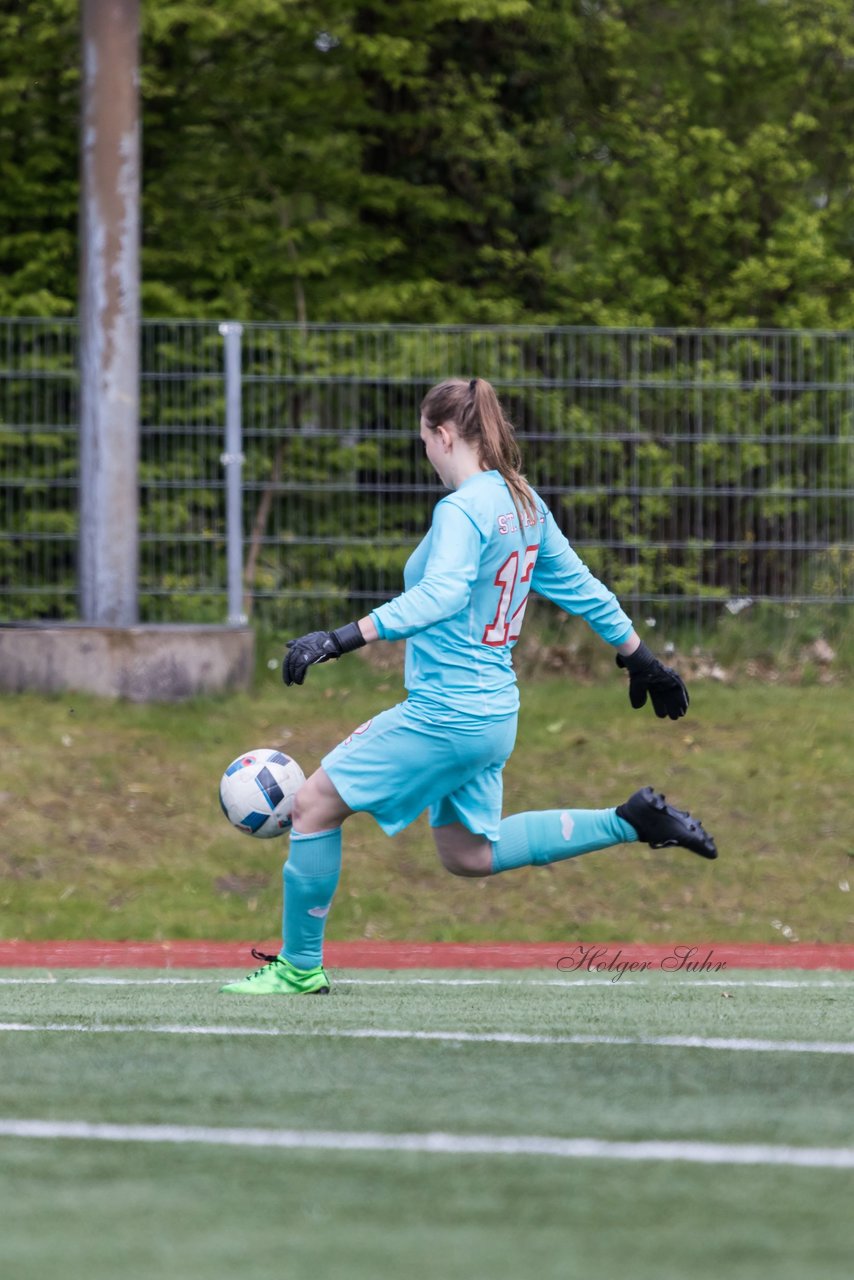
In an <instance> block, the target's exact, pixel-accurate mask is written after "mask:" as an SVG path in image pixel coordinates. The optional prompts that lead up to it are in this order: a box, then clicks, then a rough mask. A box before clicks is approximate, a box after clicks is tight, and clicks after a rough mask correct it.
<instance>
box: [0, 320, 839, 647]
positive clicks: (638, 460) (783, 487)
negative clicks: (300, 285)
mask: <svg viewBox="0 0 854 1280" xmlns="http://www.w3.org/2000/svg"><path fill="white" fill-rule="evenodd" d="M76 341H77V332H76V325H75V324H74V322H72V321H66V322H60V321H5V322H0V460H2V474H0V528H2V542H0V547H2V551H0V599H2V601H3V606H2V607H3V609H4V613H5V616H6V617H7V618H13V619H14V618H37V617H73V616H75V612H76V590H75V547H76V543H75V539H76V522H77V515H76V512H77V503H78V493H77V394H76V393H77V375H76ZM223 342H224V339H223V336H222V334H221V333H220V330H219V326H217V325H216V324H213V323H210V324H204V323H199V324H192V323H186V324H184V323H171V322H170V323H160V322H147V323H145V324H144V325H143V336H142V360H141V367H142V388H141V430H140V486H141V494H140V496H141V502H140V521H141V527H140V544H141V553H140V608H141V616H142V617H143V618H144V619H146V620H150V621H224V620H225V618H226V611H227V610H226V596H227V582H226V563H227V556H226V545H225V542H226V521H225V490H226V482H225V469H224V465H223V451H224V448H225V445H224V430H225V405H226V395H225V382H224V359H223ZM450 374H462V375H464V376H471V375H474V374H477V375H478V376H481V377H485V378H488V379H489V380H490V381H491V382H492V383H493V384H494V385H495V387H496V389H497V390H498V392H499V394H500V395H501V397H502V399H503V400H504V402H505V404H506V405H507V407H508V409H509V411H510V414H511V416H512V418H513V420H514V422H515V423H516V426H517V429H518V432H519V436H520V442H521V444H522V449H523V453H524V457H525V465H526V472H527V475H528V477H529V479H530V480H531V481H532V483H533V484H534V485H535V486H536V487H537V488H538V489H539V491H540V492H541V493H542V495H543V497H544V498H545V499H546V500H547V501H548V502H549V504H550V505H551V507H552V509H553V511H554V513H555V516H556V518H557V519H558V522H559V523H560V524H561V525H562V527H563V528H564V529H565V531H566V532H567V535H568V536H569V538H570V541H571V542H572V543H573V545H574V546H575V547H576V549H577V550H578V551H579V553H580V554H581V555H582V557H583V558H584V559H586V561H587V562H588V564H589V565H590V567H591V568H592V569H593V571H594V572H595V573H597V574H598V575H599V576H601V577H602V578H603V579H604V580H605V581H606V582H607V583H608V584H609V585H610V586H612V587H613V589H614V590H615V591H616V592H617V594H618V595H619V596H620V598H621V600H622V601H623V602H624V604H625V605H626V607H627V609H628V610H629V612H632V611H634V612H635V616H637V617H639V618H640V617H643V616H645V615H646V614H651V615H653V616H660V617H666V618H667V619H668V620H669V621H670V622H672V623H674V624H686V623H687V624H691V625H705V624H707V623H710V622H712V621H713V620H714V619H715V617H716V616H717V615H719V614H720V613H721V612H722V611H726V610H727V609H728V610H729V611H730V612H734V611H737V610H738V609H740V608H742V607H744V605H745V604H746V602H747V601H749V600H752V601H767V602H771V603H774V604H777V605H780V606H782V607H784V608H785V607H792V606H797V605H798V604H812V605H816V606H820V607H825V608H828V607H830V606H837V605H843V604H850V603H852V602H854V432H852V417H854V335H851V334H833V333H808V332H780V331H769V332H756V331H754V332H737V331H714V332H713V331H700V330H698V331H684V330H683V331H675V330H674V331H664V330H654V331H653V330H621V331H617V330H603V329H536V328H508V327H502V328H474V327H451V326H448V327H440V328H436V327H434V328H427V327H417V326H411V327H407V326H395V327H383V326H336V325H327V326H297V325H278V326H277V325H254V324H253V325H245V326H243V331H242V338H241V396H242V421H243V444H242V452H243V457H244V461H243V466H242V476H243V485H242V493H243V549H242V558H243V565H244V574H243V589H244V593H245V594H244V608H245V611H246V612H247V613H251V614H252V616H253V617H255V618H258V619H262V620H265V621H269V622H270V623H271V624H273V625H276V626H286V627H288V628H290V627H292V626H297V625H301V624H302V622H303V621H305V622H306V623H308V622H311V621H314V622H316V623H319V622H321V621H324V620H337V621H340V620H341V618H342V617H343V616H345V614H348V613H350V612H353V611H356V612H358V611H363V610H365V609H367V608H368V607H369V606H370V605H372V604H373V603H376V602H377V601H379V600H382V599H385V598H388V597H389V596H390V595H393V594H396V593H397V592H398V591H399V590H400V586H401V578H402V568H403V564H404V562H405V560H406V557H407V555H408V553H409V551H410V550H411V548H412V547H413V546H414V545H415V543H416V542H417V540H418V539H419V537H420V536H421V535H422V533H423V532H424V530H425V529H426V528H427V526H428V524H429V520H430V513H431V510H432V506H433V504H434V503H435V501H436V500H437V498H438V497H439V496H440V494H441V489H440V487H439V484H438V481H437V480H436V479H435V478H434V477H433V475H432V473H431V471H430V468H429V466H428V465H427V464H426V462H425V461H424V459H423V457H422V450H421V446H420V443H419V441H418V432H417V427H418V406H419V404H420V401H421V398H422V396H423V394H424V392H425V391H426V390H427V389H428V388H429V387H430V386H431V385H432V384H433V383H435V382H436V381H437V380H439V379H440V378H442V377H445V376H447V375H450Z"/></svg>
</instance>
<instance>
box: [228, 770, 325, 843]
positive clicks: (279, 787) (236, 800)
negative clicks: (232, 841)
mask: <svg viewBox="0 0 854 1280" xmlns="http://www.w3.org/2000/svg"><path fill="white" fill-rule="evenodd" d="M303 782H305V774H304V773H303V771H302V769H301V768H300V767H299V765H298V764H297V762H296V760H292V759H291V757H290V756H286V755H285V753H284V752H283V751H274V750H272V749H271V748H270V747H259V748H257V749H256V750H253V751H246V752H245V753H244V754H243V755H242V756H238V757H237V759H236V760H232V762H231V764H230V765H229V766H228V768H227V769H226V771H225V773H224V774H223V775H222V779H221V781H220V784H219V802H220V804H221V805H222V811H223V813H224V814H225V816H226V817H227V818H228V820H229V822H230V823H232V824H233V825H234V826H235V827H237V829H238V831H245V832H246V834H247V835H248V836H259V837H260V838H261V839H262V840H267V839H269V837H270V836H283V835H284V834H285V832H287V831H290V829H291V826H292V822H293V820H292V818H291V811H292V809H293V807H294V795H295V794H296V791H297V789H298V788H299V787H300V786H301V785H302V783H303Z"/></svg>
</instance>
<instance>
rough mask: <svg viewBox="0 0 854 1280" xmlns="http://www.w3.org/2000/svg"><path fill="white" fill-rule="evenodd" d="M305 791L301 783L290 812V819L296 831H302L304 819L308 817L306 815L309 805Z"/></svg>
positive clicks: (304, 785) (304, 786)
mask: <svg viewBox="0 0 854 1280" xmlns="http://www.w3.org/2000/svg"><path fill="white" fill-rule="evenodd" d="M305 790H306V784H305V783H303V784H302V786H301V787H300V789H299V791H298V792H297V793H296V795H295V796H294V807H293V809H292V810H291V817H292V819H293V824H294V826H295V827H296V829H297V831H302V830H303V823H304V822H305V819H306V818H307V817H308V813H309V809H310V803H309V802H308V800H307V798H306V795H305Z"/></svg>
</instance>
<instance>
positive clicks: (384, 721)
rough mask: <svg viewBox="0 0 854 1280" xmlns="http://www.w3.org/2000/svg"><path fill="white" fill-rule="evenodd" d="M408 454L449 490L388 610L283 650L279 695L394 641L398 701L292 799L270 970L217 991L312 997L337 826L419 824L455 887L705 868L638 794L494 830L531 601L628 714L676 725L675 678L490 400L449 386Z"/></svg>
mask: <svg viewBox="0 0 854 1280" xmlns="http://www.w3.org/2000/svg"><path fill="white" fill-rule="evenodd" d="M421 439H422V441H423V444H424V448H425V451H426V454H427V457H428V459H429V460H430V462H431V464H432V466H433V468H434V469H435V471H436V472H437V474H438V475H439V478H440V479H441V480H442V482H443V483H444V485H445V486H446V488H448V489H450V491H451V492H450V493H449V494H448V496H447V497H445V498H443V499H442V500H441V501H440V502H439V503H438V504H437V505H436V508H435V511H434V513H433V523H432V526H431V528H430V530H429V531H428V533H427V535H426V537H425V538H424V539H423V541H422V542H421V544H420V546H418V547H417V548H416V550H415V551H414V552H413V554H412V555H411V556H410V558H409V560H408V562H407V564H406V568H405V571H404V585H405V590H404V592H403V594H402V595H400V596H398V597H397V598H396V599H394V600H391V601H389V602H388V603H387V604H384V605H380V607H379V608H378V609H374V610H373V612H372V613H370V614H369V615H368V616H367V617H366V618H362V619H361V620H360V621H358V622H349V623H347V625H346V626H343V627H340V628H339V629H338V630H336V631H328V632H327V631H312V632H310V633H309V634H308V635H304V636H300V637H299V639H297V640H291V641H290V642H289V643H288V647H287V653H286V655H285V659H284V663H283V666H282V676H283V679H284V682H285V684H286V685H294V684H297V685H301V684H302V683H303V680H304V679H305V676H306V672H307V671H308V668H309V667H310V666H313V665H315V664H316V663H320V662H328V661H329V660H330V659H332V658H339V657H340V656H341V655H342V654H344V653H349V652H350V651H351V650H353V649H358V648H361V646H362V645H366V644H371V643H372V642H373V641H374V640H377V639H384V640H404V639H405V640H406V642H407V644H406V670H405V684H406V689H407V691H408V695H409V696H408V697H407V699H406V701H405V702H402V703H399V704H398V705H397V706H395V707H392V708H391V709H390V710H388V711H384V712H382V713H381V714H380V715H378V716H375V717H374V718H373V719H372V720H369V721H368V722H367V724H363V725H361V726H360V727H359V728H358V729H356V730H355V731H354V732H353V733H352V734H350V736H349V737H347V738H345V739H344V741H343V742H342V743H340V744H339V745H338V746H337V747H335V748H334V749H333V750H332V751H330V753H329V754H328V755H327V756H325V757H324V759H323V761H322V762H321V767H320V768H319V769H317V770H316V772H315V773H313V774H312V775H311V777H310V778H308V779H307V780H306V782H305V783H304V785H303V786H302V787H301V788H300V790H299V791H298V792H297V795H296V800H295V805H294V812H293V830H292V832H291V837H290V840H291V844H290V856H289V858H288V860H287V862H286V863H285V868H284V911H283V933H284V942H283V947H282V951H281V953H280V954H279V955H278V956H265V955H263V954H261V953H259V952H254V953H253V954H254V955H255V956H256V958H257V959H259V960H263V961H265V963H264V964H263V965H262V967H261V968H260V969H257V970H256V971H255V973H253V974H250V976H249V977H248V978H244V979H242V980H240V981H239V982H233V983H229V984H228V985H227V986H225V987H223V988H222V990H223V991H226V992H230V993H235V994H245V995H268V994H271V995H272V994H281V995H299V994H306V995H307V994H323V993H326V992H328V991H329V979H328V977H327V975H326V973H325V972H324V969H323V954H322V948H323V932H324V926H325V923H326V917H327V914H328V912H329V908H330V906H331V904H332V899H333V896H334V894H335V889H336V887H337V884H338V877H339V873H340V869H341V827H342V824H343V822H344V821H345V819H346V818H348V817H349V816H350V815H351V814H352V813H354V812H366V813H370V814H372V815H373V817H374V818H375V819H376V821H377V822H378V823H379V825H380V826H381V827H382V829H383V830H384V831H385V832H386V833H387V834H388V835H394V834H395V833H396V832H398V831H400V830H402V829H403V828H404V827H406V826H408V824H409V823H410V822H413V821H414V820H415V818H417V817H418V815H419V814H420V813H421V812H422V811H423V810H424V809H429V817H430V825H431V827H432V829H433V838H434V840H435V842H436V849H437V851H438V854H439V857H440V859H441V861H442V863H443V865H444V866H445V867H446V868H447V870H448V871H450V872H452V873H453V874H454V875H460V876H489V875H497V874H499V873H500V872H502V871H509V870H511V869H512V868H514V867H524V866H530V865H531V864H536V865H540V866H541V865H543V864H545V863H550V862H560V861H562V860H563V859H565V858H573V857H577V856H578V855H579V854H582V853H589V852H591V851H592V850H594V849H604V848H607V847H608V846H610V845H616V844H621V843H628V842H632V841H636V840H641V841H645V842H646V843H648V844H650V845H651V846H652V847H653V848H654V849H659V848H663V847H664V846H666V845H681V846H682V847H684V848H686V849H690V850H692V852H694V853H697V854H699V855H700V856H701V857H704V858H715V857H717V850H716V848H715V843H714V840H713V839H712V837H711V836H710V835H709V834H708V833H707V832H706V831H704V829H703V827H702V826H701V824H700V823H699V822H697V821H696V820H695V819H693V818H691V817H690V815H689V814H687V813H683V812H682V811H681V810H679V809H675V808H673V807H672V806H671V805H668V804H666V803H665V800H664V797H663V796H662V795H658V794H656V792H655V791H654V790H653V789H652V787H644V788H642V789H641V790H640V791H637V792H635V794H634V795H632V796H631V797H630V798H629V799H628V800H627V801H626V802H625V803H624V804H621V805H618V806H617V807H616V808H613V809H556V810H550V811H542V812H537V813H517V814H514V815H512V816H511V817H508V818H504V819H502V817H501V799H502V770H503V769H504V765H505V764H506V762H507V759H508V757H509V755H510V753H511V751H512V750H513V744H514V742H515V739H516V721H517V712H518V707H519V693H518V688H517V685H516V677H515V674H514V671H513V664H512V659H511V651H512V648H513V645H514V644H515V643H516V641H517V639H518V638H519V632H520V630H521V627H522V620H523V618H524V616H525V606H526V604H527V600H528V593H529V591H531V590H534V591H537V592H539V594H540V595H542V596H545V597H546V598H547V599H549V600H552V601H553V602H554V603H555V604H557V605H558V606H559V607H560V608H561V609H564V610H565V611H566V612H567V613H572V614H578V615H580V616H581V617H583V618H584V619H585V620H586V621H587V622H588V624H589V625H590V626H591V627H592V628H593V630H594V631H596V632H597V634H598V635H600V636H601V637H602V639H603V640H604V641H606V642H607V643H608V644H610V645H612V646H613V647H614V648H615V649H616V652H617V663H618V665H619V666H621V667H624V668H626V669H627V671H628V673H629V696H630V700H631V705H632V706H633V707H635V708H639V707H642V706H643V705H644V704H645V702H646V700H647V695H649V697H650V699H651V701H652V706H653V709H654V710H655V713H656V715H657V716H659V717H662V718H663V717H665V716H669V717H670V719H671V720H676V719H678V718H679V717H680V716H683V715H684V714H685V712H686V710H687V709H688V692H687V690H686V688H685V685H684V683H683V681H682V679H681V678H680V676H679V675H677V673H676V672H675V671H672V670H671V669H670V668H668V667H665V666H663V665H662V664H661V663H660V662H659V661H658V659H656V658H655V657H654V656H653V654H652V653H651V652H650V650H649V649H648V648H647V646H646V645H645V644H644V643H643V642H642V641H641V640H640V637H639V636H638V635H637V634H636V632H635V631H634V629H633V627H632V624H631V621H630V620H629V618H628V617H627V616H626V614H625V613H624V612H623V610H622V609H621V608H620V605H619V604H618V602H617V600H616V598H615V597H614V595H613V594H612V593H611V592H610V591H609V590H608V589H607V588H606V587H604V586H603V585H602V583H601V582H599V581H598V580H597V579H596V578H594V577H593V575H592V574H591V573H590V571H589V570H588V569H587V567H586V566H585V565H584V564H582V562H581V560H579V558H578V556H577V555H576V554H575V552H574V551H573V550H572V548H571V547H570V545H569V543H568V542H567V540H566V538H565V537H564V536H563V534H562V533H561V532H560V530H559V529H558V526H557V524H556V523H555V521H554V518H553V517H552V515H551V513H550V512H549V510H548V508H547V507H546V504H545V503H544V502H543V500H542V498H540V496H539V495H538V494H537V493H535V492H534V490H532V489H531V488H530V486H529V485H528V483H527V482H526V480H525V479H524V477H523V476H522V474H521V472H520V469H519V468H520V462H521V459H520V455H519V450H518V446H517V443H516V439H515V436H514V433H513V428H512V426H511V425H510V423H509V422H508V420H507V418H506V417H505V414H504V412H503V410H502V408H501V405H500V403H499V401H498V398H497V397H496V394H495V391H494V390H493V388H492V386H491V385H490V384H489V383H488V382H485V381H484V380H483V379H482V378H473V379H472V380H471V381H470V382H466V381H464V380H462V379H457V378H453V379H450V380H448V381H447V382H442V383H440V384H439V385H438V386H436V387H433V389H432V390H431V391H429V392H428V394H427V395H426V396H425V398H424V402H423V404H422V405H421Z"/></svg>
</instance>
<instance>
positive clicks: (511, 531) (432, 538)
mask: <svg viewBox="0 0 854 1280" xmlns="http://www.w3.org/2000/svg"><path fill="white" fill-rule="evenodd" d="M535 500H536V509H537V513H538V516H537V519H536V520H534V521H530V522H528V520H527V518H525V519H523V527H520V520H519V516H518V515H517V513H516V510H515V508H514V506H513V499H512V496H511V494H510V490H509V489H508V488H507V485H506V484H505V482H504V480H503V478H502V477H501V474H500V473H499V472H498V471H482V472H480V473H479V474H478V475H476V476H472V477H470V479H468V480H466V481H464V483H463V484H461V485H460V487H459V488H458V489H455V490H454V492H453V493H450V494H449V495H448V496H447V497H445V498H443V499H442V500H441V501H440V502H439V503H437V505H436V508H435V511H434V513H433V523H432V526H431V528H430V530H429V531H428V533H427V535H426V536H425V537H424V539H423V540H422V541H421V543H420V545H419V546H418V547H416V549H415V551H413V553H412V555H411V556H410V557H409V560H408V561H407V563H406V568H405V570H404V587H405V590H404V593H403V595H400V596H397V598H396V599H394V600H390V601H389V602H388V603H387V604H383V605H380V607H379V608H378V609H375V610H374V611H373V613H372V614H371V617H372V618H373V620H374V622H375V623H376V627H377V630H378V632H379V634H380V636H381V637H382V638H383V639H385V640H403V639H405V640H406V669H405V684H406V688H407V690H408V692H409V696H410V700H411V701H416V702H418V703H422V704H424V710H425V712H426V713H427V714H429V713H430V711H431V705H430V704H433V706H434V708H435V713H436V714H438V715H440V716H447V714H448V713H449V712H453V713H457V714H459V715H461V716H478V717H501V716H508V715H512V714H513V713H514V712H515V711H516V710H517V709H518V706H519V691H518V687H517V685H516V676H515V672H514V670H513V660H512V656H511V655H512V650H513V646H514V645H515V643H516V641H517V640H518V638H519V633H520V631H521V628H522V621H523V619H524V616H525V606H526V604H527V602H528V594H529V592H530V591H532V590H533V591H536V592H537V593H538V594H539V595H542V596H545V597H546V599H548V600H551V601H553V602H554V603H555V604H556V605H558V606H559V608H561V609H563V610H564V611H565V612H566V613H572V614H578V615H579V616H581V617H582V618H584V619H585V620H586V621H587V622H588V623H589V625H590V626H591V627H592V628H593V630H594V631H596V632H597V633H598V634H599V635H600V636H601V637H602V639H603V640H606V641H607V642H608V643H609V644H612V645H617V644H621V643H622V642H623V641H624V640H626V639H627V638H628V637H629V635H630V634H631V631H632V623H631V620H630V619H629V618H628V617H627V616H626V614H625V613H624V612H623V610H622V609H621V608H620V605H619V603H618V602H617V599H616V597H615V596H614V595H613V593H612V592H611V591H609V590H608V589H607V587H605V586H603V584H602V583H601V582H599V580H598V579H597V578H594V576H593V574H592V573H591V572H590V570H589V569H588V568H587V566H586V565H585V564H583V563H582V561H581V560H580V559H579V558H578V556H577V555H576V554H575V552H574V551H573V550H572V547H571V546H570V545H569V543H568V542H567V540H566V538H565V537H564V535H563V534H562V533H561V531H560V529H559V528H558V526H557V524H556V523H555V520H554V517H553V516H552V514H551V512H550V511H549V510H548V508H547V507H546V504H545V503H544V502H543V500H542V498H541V497H540V496H539V494H535Z"/></svg>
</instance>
